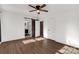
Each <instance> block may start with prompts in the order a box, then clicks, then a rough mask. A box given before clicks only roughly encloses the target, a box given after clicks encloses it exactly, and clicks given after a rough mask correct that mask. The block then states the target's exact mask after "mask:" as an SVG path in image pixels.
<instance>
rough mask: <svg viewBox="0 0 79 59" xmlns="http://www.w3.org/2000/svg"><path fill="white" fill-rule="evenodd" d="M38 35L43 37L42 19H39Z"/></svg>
mask: <svg viewBox="0 0 79 59" xmlns="http://www.w3.org/2000/svg"><path fill="white" fill-rule="evenodd" d="M40 36H41V37H43V21H40Z"/></svg>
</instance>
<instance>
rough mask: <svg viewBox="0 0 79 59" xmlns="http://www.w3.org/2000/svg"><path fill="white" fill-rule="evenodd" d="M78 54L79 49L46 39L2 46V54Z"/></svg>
mask: <svg viewBox="0 0 79 59" xmlns="http://www.w3.org/2000/svg"><path fill="white" fill-rule="evenodd" d="M63 53H64V54H78V53H79V49H76V48H73V47H69V46H66V45H64V44H60V43H57V42H55V41H53V40H50V39H44V38H35V39H31V38H28V39H27V38H26V39H21V40H16V41H10V42H5V43H2V44H1V45H0V54H63Z"/></svg>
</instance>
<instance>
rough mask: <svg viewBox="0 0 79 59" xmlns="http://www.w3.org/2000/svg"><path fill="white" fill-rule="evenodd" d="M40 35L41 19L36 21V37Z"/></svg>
mask: <svg viewBox="0 0 79 59" xmlns="http://www.w3.org/2000/svg"><path fill="white" fill-rule="evenodd" d="M38 36H40V21H35V37H38Z"/></svg>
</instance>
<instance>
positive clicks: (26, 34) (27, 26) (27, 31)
mask: <svg viewBox="0 0 79 59" xmlns="http://www.w3.org/2000/svg"><path fill="white" fill-rule="evenodd" d="M24 25H25V37H28V36H30V34H29V21H25V24H24Z"/></svg>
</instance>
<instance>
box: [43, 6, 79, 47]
mask: <svg viewBox="0 0 79 59" xmlns="http://www.w3.org/2000/svg"><path fill="white" fill-rule="evenodd" d="M49 9H50V10H49V13H48V15H49V16H48V17H47V20H45V21H46V23H45V25H44V27H46V30H47V38H50V39H52V40H55V41H57V42H60V43H64V44H68V45H71V46H74V47H78V48H79V5H50V6H49Z"/></svg>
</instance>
